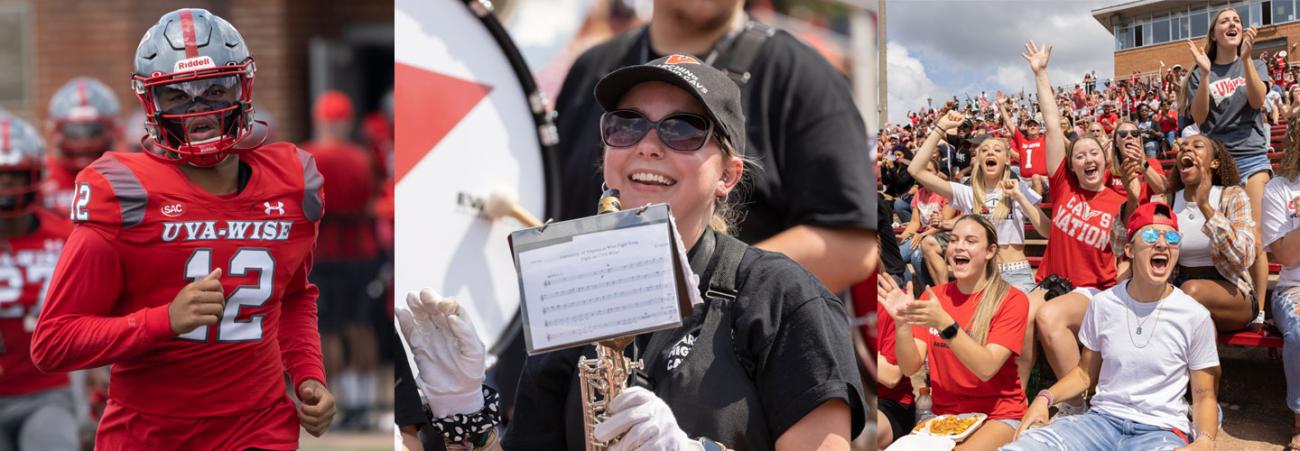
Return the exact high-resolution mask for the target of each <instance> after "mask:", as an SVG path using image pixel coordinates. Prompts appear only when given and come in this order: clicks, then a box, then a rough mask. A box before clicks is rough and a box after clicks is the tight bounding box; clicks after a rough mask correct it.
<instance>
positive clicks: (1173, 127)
mask: <svg viewBox="0 0 1300 451" xmlns="http://www.w3.org/2000/svg"><path fill="white" fill-rule="evenodd" d="M1176 131H1178V112H1177V111H1174V110H1169V114H1162V115H1160V133H1169V132H1176Z"/></svg>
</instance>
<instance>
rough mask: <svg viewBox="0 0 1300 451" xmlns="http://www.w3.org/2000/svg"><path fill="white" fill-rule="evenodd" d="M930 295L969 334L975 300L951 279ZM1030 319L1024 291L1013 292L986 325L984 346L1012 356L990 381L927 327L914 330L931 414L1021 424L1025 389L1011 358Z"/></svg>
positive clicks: (925, 297) (1016, 350)
mask: <svg viewBox="0 0 1300 451" xmlns="http://www.w3.org/2000/svg"><path fill="white" fill-rule="evenodd" d="M933 291H934V293H935V294H936V295H937V296H939V302H940V303H942V305H943V310H944V311H945V312H948V315H949V316H952V319H953V320H955V321H957V324H961V325H962V328H963V329H967V330H968V331H969V328H970V326H969V324H970V320H971V317H972V316H975V308H976V307H978V306H979V302H976V301H979V299H978V298H972V297H971V296H970V295H966V294H962V292H961V290H959V289H958V288H957V282H955V281H954V282H949V283H947V284H946V285H943V286H939V287H935V288H934V290H933ZM928 298H929V295H923V296H922V299H928ZM1028 316H1029V299H1028V298H1026V297H1025V293H1023V292H1021V291H1020V290H1017V289H1015V288H1014V287H1013V288H1011V289H1010V291H1008V292H1007V299H1006V300H1005V301H1003V302H1002V305H1001V306H1000V307H998V311H997V312H995V313H994V314H993V319H992V320H991V321H990V322H989V335H988V340H987V343H988V344H996V345H1000V346H1002V347H1005V348H1007V349H1009V350H1011V356H1009V357H1007V360H1006V361H1005V362H1002V368H1000V369H998V372H997V374H994V375H993V377H992V378H990V379H989V380H988V381H981V380H980V379H979V377H977V376H975V373H972V372H971V370H970V369H968V368H966V365H965V364H963V363H961V360H959V359H958V358H957V354H955V353H953V351H952V350H951V349H949V348H948V343H947V342H945V341H943V339H942V338H939V331H937V330H934V329H931V328H926V327H913V328H912V336H913V337H916V338H918V339H920V340H922V341H924V342H925V344H926V354H927V356H928V359H929V362H930V363H929V365H930V385H931V388H930V390H931V391H930V396H931V398H932V400H933V401H934V405H933V407H932V410H933V411H934V413H935V414H938V415H955V414H962V413H983V414H987V415H988V416H989V418H992V419H995V420H999V419H1008V418H1009V419H1015V420H1019V419H1020V418H1021V417H1023V416H1024V415H1025V408H1026V407H1027V404H1026V402H1025V391H1024V390H1022V389H1021V388H1020V376H1019V375H1017V374H1016V358H1015V356H1017V355H1020V346H1021V345H1022V344H1024V342H1025V326H1026V324H1025V323H1026V320H1027V319H1028V318H1027V317H1028Z"/></svg>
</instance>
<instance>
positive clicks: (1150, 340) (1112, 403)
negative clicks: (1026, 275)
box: [1079, 227, 1219, 432]
mask: <svg viewBox="0 0 1300 451" xmlns="http://www.w3.org/2000/svg"><path fill="white" fill-rule="evenodd" d="M1180 229H1181V227H1180ZM1128 283H1129V281H1127V280H1125V281H1123V282H1121V283H1120V284H1119V285H1115V286H1114V287H1112V288H1111V289H1109V290H1106V291H1103V292H1101V293H1098V294H1097V295H1096V296H1093V298H1092V302H1089V303H1088V310H1087V312H1086V313H1084V316H1083V324H1082V325H1081V326H1079V343H1081V344H1083V345H1084V346H1087V347H1088V349H1091V350H1093V351H1097V352H1100V353H1101V372H1100V375H1099V376H1098V378H1097V394H1096V396H1093V397H1092V408H1093V409H1095V410H1096V411H1098V412H1101V413H1106V414H1108V415H1114V416H1116V417H1120V418H1124V419H1127V420H1130V421H1135V422H1138V423H1142V424H1146V425H1149V426H1156V427H1161V428H1177V429H1178V430H1180V431H1183V432H1189V431H1191V422H1190V421H1189V420H1188V419H1187V414H1188V406H1187V402H1186V401H1183V395H1184V394H1186V393H1187V384H1188V382H1189V381H1190V379H1191V376H1190V372H1191V371H1192V370H1201V369H1205V368H1211V367H1215V366H1219V350H1218V348H1217V347H1216V346H1215V342H1214V322H1213V321H1211V320H1210V311H1209V310H1206V309H1205V307H1202V306H1201V304H1199V303H1197V302H1196V301H1195V300H1194V299H1192V298H1191V296H1188V295H1187V294H1186V293H1183V291H1182V290H1179V289H1178V288H1177V287H1175V288H1174V289H1173V292H1172V293H1170V295H1169V296H1168V297H1166V298H1165V299H1164V300H1162V301H1157V302H1146V303H1142V302H1137V301H1134V300H1133V299H1132V298H1131V297H1130V296H1129V294H1128V292H1127V291H1126V289H1127V287H1128ZM1157 306H1159V312H1157V311H1156V307H1157ZM1139 324H1141V327H1142V335H1138V334H1137V333H1136V332H1135V330H1136V329H1137V328H1138V326H1139Z"/></svg>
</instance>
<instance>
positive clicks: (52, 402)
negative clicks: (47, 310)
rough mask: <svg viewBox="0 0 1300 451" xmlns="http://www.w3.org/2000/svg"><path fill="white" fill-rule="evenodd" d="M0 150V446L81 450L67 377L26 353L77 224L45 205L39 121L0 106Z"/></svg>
mask: <svg viewBox="0 0 1300 451" xmlns="http://www.w3.org/2000/svg"><path fill="white" fill-rule="evenodd" d="M0 156H2V157H3V158H0V239H2V240H4V242H5V243H6V246H4V248H3V249H0V277H2V278H3V279H4V280H6V281H7V282H6V284H7V286H6V287H5V288H4V290H0V450H18V451H25V450H49V451H59V450H76V449H78V443H77V429H76V428H75V427H70V425H75V424H77V423H78V421H77V419H76V418H77V417H76V413H75V412H76V410H77V409H76V408H75V407H74V405H75V404H74V401H73V399H74V396H73V393H72V390H71V388H69V385H68V375H67V374H65V373H43V372H41V371H40V370H39V369H37V368H36V366H35V365H33V364H32V359H31V355H30V353H29V352H28V343H29V342H30V341H31V336H32V329H34V328H35V326H36V318H37V316H38V315H40V311H41V303H42V302H41V301H42V298H43V296H44V295H45V284H46V283H47V282H49V280H50V275H51V274H53V273H54V265H55V262H56V261H57V260H58V258H59V251H60V250H62V249H63V242H64V241H65V240H66V239H67V237H68V232H69V231H71V229H72V225H71V224H69V223H68V221H67V219H65V218H64V217H63V216H60V215H56V214H54V213H53V212H50V211H48V210H45V209H43V208H41V206H40V197H39V195H38V194H39V191H40V189H39V184H40V181H41V170H42V169H43V168H44V166H45V145H44V143H43V142H42V141H41V137H40V134H39V133H38V132H37V131H36V129H35V128H34V127H32V126H31V125H30V124H28V123H27V122H26V121H23V120H22V119H20V118H17V117H14V116H10V115H8V113H3V112H0Z"/></svg>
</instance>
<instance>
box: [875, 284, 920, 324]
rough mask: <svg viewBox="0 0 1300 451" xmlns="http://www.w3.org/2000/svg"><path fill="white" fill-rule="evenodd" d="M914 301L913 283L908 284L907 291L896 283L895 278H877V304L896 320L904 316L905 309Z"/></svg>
mask: <svg viewBox="0 0 1300 451" xmlns="http://www.w3.org/2000/svg"><path fill="white" fill-rule="evenodd" d="M912 300H913V297H912V283H911V282H908V283H907V289H906V290H903V289H901V288H899V287H898V284H897V283H894V277H893V276H890V275H888V274H881V275H880V276H879V277H876V302H879V303H880V306H881V307H884V308H885V311H886V312H889V316H891V317H894V318H895V319H897V318H899V317H901V316H902V315H903V307H905V306H906V305H907V303H908V302H911V301H912Z"/></svg>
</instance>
